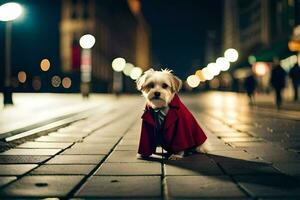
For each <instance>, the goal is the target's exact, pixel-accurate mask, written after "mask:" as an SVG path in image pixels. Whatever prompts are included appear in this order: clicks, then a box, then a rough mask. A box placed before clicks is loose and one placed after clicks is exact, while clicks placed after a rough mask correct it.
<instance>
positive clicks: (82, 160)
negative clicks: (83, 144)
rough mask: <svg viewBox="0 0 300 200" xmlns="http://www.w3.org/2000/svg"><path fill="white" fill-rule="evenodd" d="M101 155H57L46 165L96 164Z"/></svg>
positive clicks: (99, 160)
mask: <svg viewBox="0 0 300 200" xmlns="http://www.w3.org/2000/svg"><path fill="white" fill-rule="evenodd" d="M103 158H104V156H103V155H57V156H55V157H54V158H52V159H50V160H49V161H48V162H47V163H46V164H74V165H75V164H98V163H100V162H101V160H102V159H103Z"/></svg>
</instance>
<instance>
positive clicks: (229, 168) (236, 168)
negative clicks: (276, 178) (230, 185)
mask: <svg viewBox="0 0 300 200" xmlns="http://www.w3.org/2000/svg"><path fill="white" fill-rule="evenodd" d="M220 165H221V167H222V168H223V169H224V170H225V172H226V174H228V175H239V174H254V175H256V174H274V173H275V174H276V173H277V174H278V173H280V172H279V171H278V170H276V169H275V168H273V167H272V165H270V164H266V163H260V162H251V161H236V162H223V163H221V164H220Z"/></svg>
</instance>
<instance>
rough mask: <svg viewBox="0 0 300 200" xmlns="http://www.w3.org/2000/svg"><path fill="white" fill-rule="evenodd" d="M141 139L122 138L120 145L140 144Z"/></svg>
mask: <svg viewBox="0 0 300 200" xmlns="http://www.w3.org/2000/svg"><path fill="white" fill-rule="evenodd" d="M139 142H140V141H139V140H122V141H121V142H120V145H136V146H137V145H138V144H139Z"/></svg>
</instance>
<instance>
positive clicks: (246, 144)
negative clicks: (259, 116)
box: [230, 141, 267, 147]
mask: <svg viewBox="0 0 300 200" xmlns="http://www.w3.org/2000/svg"><path fill="white" fill-rule="evenodd" d="M265 144H267V143H266V142H265V141H250V142H234V143H230V145H232V146H234V147H256V146H261V145H265Z"/></svg>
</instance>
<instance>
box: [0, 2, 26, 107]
mask: <svg viewBox="0 0 300 200" xmlns="http://www.w3.org/2000/svg"><path fill="white" fill-rule="evenodd" d="M21 14H22V6H21V5H20V4H18V3H12V2H10V3H6V4H3V5H1V6H0V21H4V22H6V25H5V77H4V89H3V103H4V105H6V104H13V99H12V88H11V74H10V71H11V66H10V65H11V64H10V57H11V55H10V54H11V28H12V22H13V20H15V19H17V18H18V17H19V16H20V15H21Z"/></svg>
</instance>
